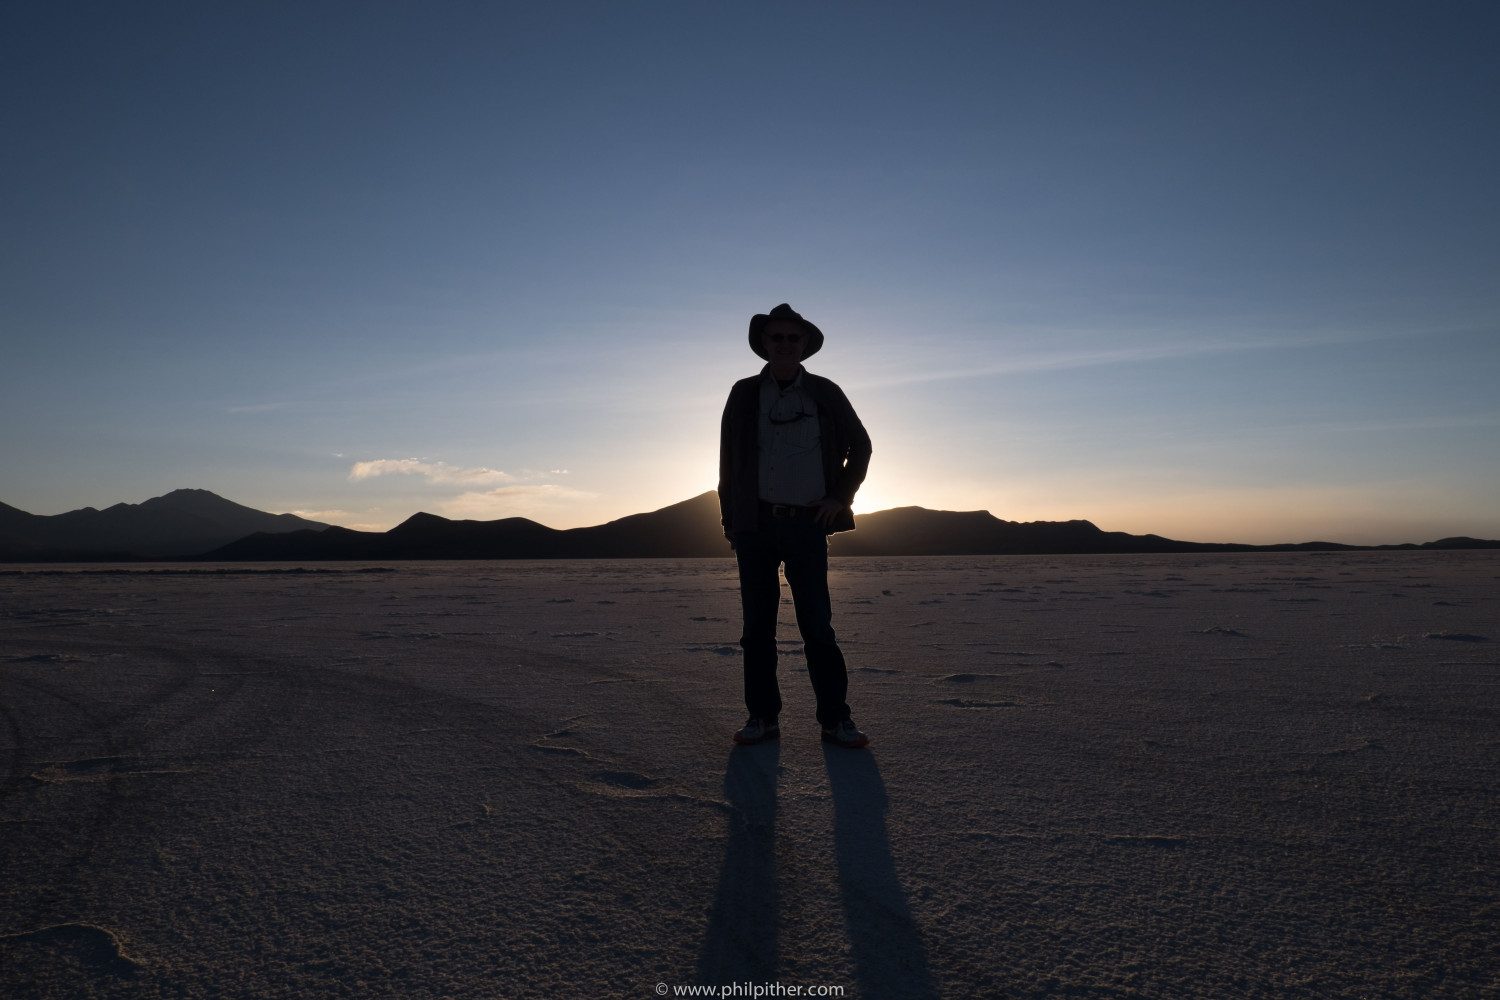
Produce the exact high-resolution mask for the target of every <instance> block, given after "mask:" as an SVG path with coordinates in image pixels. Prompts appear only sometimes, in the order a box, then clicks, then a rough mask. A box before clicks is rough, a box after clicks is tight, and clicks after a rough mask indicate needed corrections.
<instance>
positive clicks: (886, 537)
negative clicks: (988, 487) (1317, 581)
mask: <svg viewBox="0 0 1500 1000" xmlns="http://www.w3.org/2000/svg"><path fill="white" fill-rule="evenodd" d="M858 523H859V527H858V528H857V529H856V530H855V531H852V532H846V533H842V534H837V535H834V536H833V538H832V541H831V543H830V549H829V551H830V553H831V554H832V555H835V556H917V555H1018V554H1029V555H1050V554H1064V553H1110V552H1119V553H1150V552H1255V551H1264V552H1276V551H1281V552H1285V551H1298V550H1302V551H1331V550H1352V549H1370V548H1377V549H1470V548H1500V541H1491V540H1484V539H1476V538H1444V539H1441V540H1439V541H1436V542H1426V543H1424V544H1421V545H1413V544H1406V545H1379V546H1362V545H1341V544H1338V543H1336V542H1301V543H1297V544H1284V545H1241V544H1235V543H1218V542H1179V541H1175V540H1173V539H1170V538H1163V537H1161V536H1159V535H1130V534H1126V533H1125V532H1122V531H1101V530H1099V528H1097V527H1095V526H1094V525H1093V524H1092V523H1091V522H1089V521H1026V522H1020V521H1003V520H1001V519H1000V518H997V517H995V516H994V515H992V514H990V513H989V512H988V511H982V510H976V511H947V510H928V509H927V508H925V507H897V508H895V509H893V510H883V511H877V512H875V513H873V514H862V515H860V516H859V518H858ZM728 555H729V547H728V545H727V544H726V543H725V541H724V535H723V530H722V528H721V527H720V525H719V501H718V496H717V494H715V493H713V492H711V491H710V492H708V493H703V494H700V495H699V496H696V497H693V498H692V499H691V500H684V501H683V502H681V503H676V504H673V505H671V506H670V507H663V508H662V509H661V510H655V511H651V512H650V513H646V514H632V515H630V516H629V517H622V518H620V519H619V520H617V521H610V522H609V523H608V524H599V525H594V526H593V527H588V528H569V529H566V530H558V529H556V528H549V527H547V526H546V525H543V524H538V523H537V522H535V521H530V520H527V519H526V518H524V517H508V518H503V519H501V520H498V521H450V520H448V519H447V518H443V517H437V516H436V515H433V514H425V513H419V514H413V515H412V516H411V517H409V518H407V519H406V520H405V521H403V522H402V523H401V524H399V525H397V526H396V527H394V528H392V529H391V530H390V531H383V532H381V531H352V530H350V529H348V528H340V527H336V526H329V525H326V524H320V523H318V522H316V521H308V520H306V519H304V518H300V517H296V516H294V515H292V514H267V513H265V512H264V511H259V510H255V509H253V508H251V507H245V506H242V505H241V504H237V503H234V502H233V501H230V500H225V499H224V498H223V497H220V496H217V495H215V494H213V493H210V492H208V491H207V490H173V491H172V492H171V493H168V494H167V495H165V496H160V497H155V498H153V499H151V500H147V501H146V502H144V503H140V504H123V503H122V504H116V505H114V506H113V507H109V508H106V509H104V510H95V509H94V508H92V507H85V508H84V509H82V510H74V511H69V512H67V513H66V514H56V515H51V516H45V515H39V514H28V513H26V512H25V511H22V510H17V509H16V508H14V507H9V506H6V505H5V504H3V503H0V561H3V562H58V561H74V562H103V561H116V560H148V559H154V560H163V559H193V560H204V561H215V562H231V561H262V560H268V561H317V560H328V559H358V560H385V559H568V558H573V559H621V558H652V557H656V558H696V557H711V556H721V557H722V556H728Z"/></svg>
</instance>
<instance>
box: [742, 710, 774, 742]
mask: <svg viewBox="0 0 1500 1000" xmlns="http://www.w3.org/2000/svg"><path fill="white" fill-rule="evenodd" d="M780 735H781V727H780V726H778V725H777V724H776V720H775V719H762V718H761V717H760V716H758V715H752V716H750V718H748V719H746V720H745V728H743V729H741V730H740V731H739V732H737V733H735V734H734V741H735V742H736V743H738V744H740V745H741V746H754V745H755V744H757V743H761V742H764V741H765V740H769V739H773V738H775V737H777V736H780Z"/></svg>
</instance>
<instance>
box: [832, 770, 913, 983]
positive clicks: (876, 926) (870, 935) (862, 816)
mask: <svg viewBox="0 0 1500 1000" xmlns="http://www.w3.org/2000/svg"><path fill="white" fill-rule="evenodd" d="M823 760H824V763H825V764H826V765H827V767H828V784H829V786H830V788H832V790H833V808H834V818H833V842H834V852H835V854H836V856H837V861H838V870H839V892H840V894H841V895H842V897H843V904H844V921H845V923H846V925H847V926H848V931H849V945H850V951H851V956H852V957H853V960H854V978H855V981H856V983H857V984H858V996H860V997H861V998H864V1000H908V998H923V1000H925V998H929V997H932V998H935V997H937V995H938V994H937V990H936V989H935V988H934V987H933V985H932V973H931V970H930V969H929V968H928V964H927V949H926V948H924V947H923V946H922V936H921V933H920V931H919V930H918V928H917V924H916V921H914V920H913V919H912V915H911V907H910V906H908V905H907V902H906V893H905V892H904V891H903V890H902V888H901V881H900V879H898V878H897V877H896V865H895V862H894V861H893V860H892V858H891V840H890V834H889V832H888V831H887V830H886V825H885V813H886V805H887V799H886V794H885V782H883V781H882V780H881V779H880V768H879V767H878V766H876V763H875V757H874V756H873V755H872V754H870V753H868V752H865V751H850V750H845V749H843V748H842V747H833V746H824V748H823Z"/></svg>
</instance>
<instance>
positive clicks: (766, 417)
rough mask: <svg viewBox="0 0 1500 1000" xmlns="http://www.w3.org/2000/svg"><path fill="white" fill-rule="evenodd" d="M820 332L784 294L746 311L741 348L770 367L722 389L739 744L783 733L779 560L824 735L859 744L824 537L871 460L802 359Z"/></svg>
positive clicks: (723, 487) (859, 430) (829, 391)
mask: <svg viewBox="0 0 1500 1000" xmlns="http://www.w3.org/2000/svg"><path fill="white" fill-rule="evenodd" d="M822 346H823V333H822V331H821V330H819V329H818V328H817V327H815V326H813V325H812V324H811V323H809V322H808V321H807V320H805V319H803V318H802V317H801V316H799V315H798V314H797V313H796V312H795V311H793V309H792V307H791V306H789V305H786V304H785V303H783V304H781V305H779V306H777V307H776V308H775V309H772V310H771V311H770V313H769V314H767V313H757V314H756V315H755V316H753V317H751V319H750V350H752V351H754V352H755V353H756V354H758V355H760V356H761V357H762V358H765V359H766V361H767V362H768V364H767V365H766V366H765V367H764V368H762V369H761V371H760V374H759V375H754V376H752V377H750V378H746V379H741V380H740V381H738V382H736V383H735V384H734V388H732V389H730V390H729V402H728V403H726V404H725V406H724V420H723V424H722V427H721V430H720V438H719V508H720V510H721V512H722V514H723V521H724V534H725V536H726V537H728V539H729V541H730V544H731V545H732V546H733V547H734V552H735V556H736V557H737V558H738V560H739V565H740V603H741V605H742V607H743V609H744V621H745V624H744V632H743V633H742V634H741V636H740V646H741V648H743V649H744V651H745V707H746V708H747V709H749V712H750V718H749V720H748V721H746V723H745V726H744V728H743V729H741V730H740V731H739V732H737V733H735V734H734V741H735V742H736V743H747V744H748V743H759V742H761V741H762V740H767V739H770V738H772V737H774V736H778V735H780V733H781V729H780V726H779V725H778V722H777V719H778V717H779V716H780V714H781V689H780V688H779V687H778V685H777V683H776V611H777V608H778V607H779V605H780V604H781V580H780V578H779V576H778V573H777V571H778V569H779V568H780V567H781V566H782V565H783V564H784V565H785V566H786V581H787V583H789V584H790V585H791V588H792V604H793V606H794V607H795V608H796V610H797V628H798V629H799V630H800V631H801V632H802V648H803V651H804V652H805V653H806V655H807V673H808V676H809V677H811V679H812V686H813V693H814V694H815V695H816V696H817V699H818V722H819V724H821V725H822V727H823V739H824V740H825V741H827V742H830V743H837V744H839V745H840V746H846V747H862V746H865V745H866V744H867V743H869V742H870V741H869V738H868V737H866V736H865V734H864V733H861V732H860V731H859V729H858V728H856V727H855V725H854V722H853V720H852V719H850V717H849V706H848V705H847V704H845V702H844V698H845V696H846V694H847V692H848V689H849V675H848V671H847V670H846V669H845V667H844V654H843V653H842V652H841V651H840V650H839V647H838V643H837V642H836V641H835V639H834V635H833V606H832V602H831V601H830V600H829V597H828V536H829V535H830V534H831V533H833V532H835V531H850V530H852V529H853V528H854V515H853V513H852V512H851V511H850V510H849V505H850V504H851V503H853V502H854V493H855V491H856V490H858V489H859V484H860V483H862V482H864V479H865V472H866V471H867V470H868V469H869V467H870V435H868V434H866V433H865V428H864V425H863V424H861V423H860V422H859V417H858V416H857V415H855V412H854V407H852V406H850V405H849V400H848V399H847V398H845V396H844V392H843V390H842V389H840V388H839V387H838V386H836V385H834V384H833V383H832V382H830V381H829V380H828V379H826V378H822V377H820V376H817V375H814V374H812V373H811V372H809V371H806V370H805V369H804V368H803V367H802V359H803V358H807V357H811V356H812V355H814V354H816V353H817V352H818V349H819V348H821V347H822Z"/></svg>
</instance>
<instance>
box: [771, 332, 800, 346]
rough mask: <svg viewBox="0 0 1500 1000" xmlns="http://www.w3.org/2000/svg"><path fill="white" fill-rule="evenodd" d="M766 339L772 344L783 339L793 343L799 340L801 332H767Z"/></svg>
mask: <svg viewBox="0 0 1500 1000" xmlns="http://www.w3.org/2000/svg"><path fill="white" fill-rule="evenodd" d="M766 339H767V340H769V341H770V342H771V343H773V344H779V343H781V342H782V341H783V340H784V341H786V342H787V343H789V344H795V343H796V342H797V341H799V340H801V339H802V334H800V333H768V334H766Z"/></svg>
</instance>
